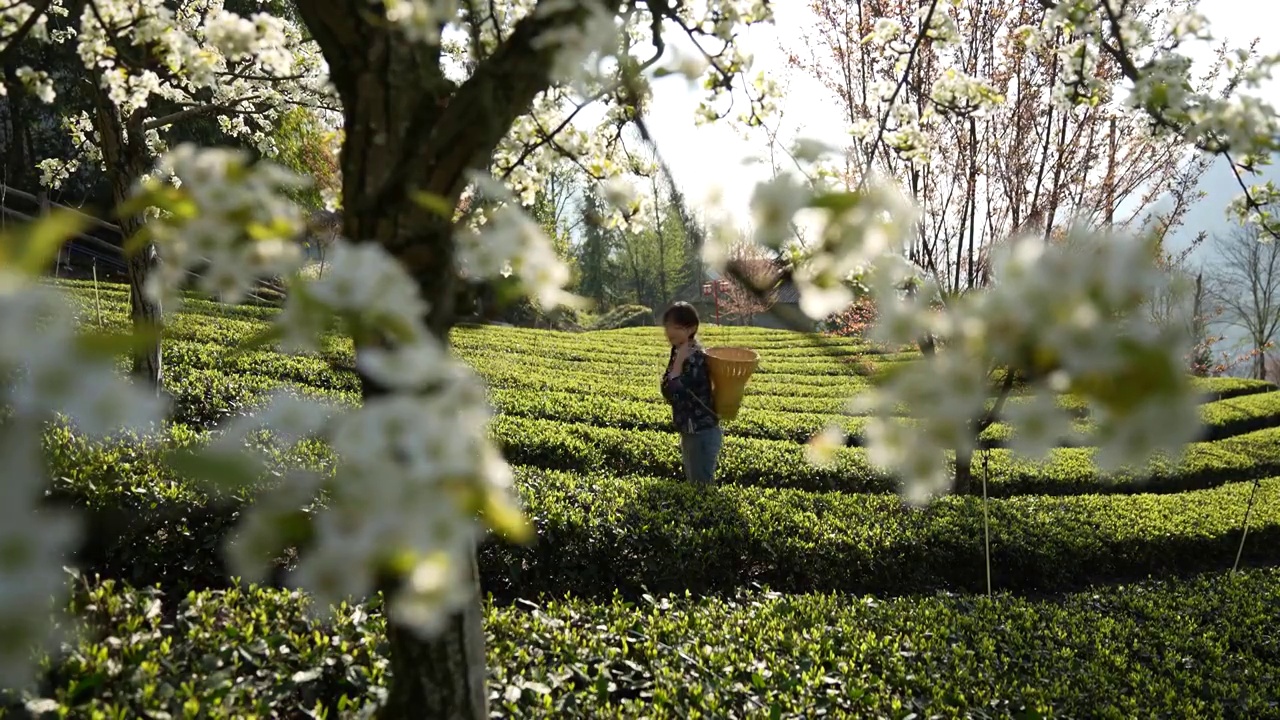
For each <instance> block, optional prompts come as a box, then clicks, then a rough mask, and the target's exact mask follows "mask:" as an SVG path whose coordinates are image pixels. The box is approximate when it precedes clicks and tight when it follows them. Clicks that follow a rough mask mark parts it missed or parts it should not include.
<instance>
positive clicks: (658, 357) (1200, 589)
mask: <svg viewBox="0 0 1280 720" xmlns="http://www.w3.org/2000/svg"><path fill="white" fill-rule="evenodd" d="M68 287H69V288H70V289H71V290H72V298H73V300H74V302H76V303H77V304H78V305H79V306H80V307H81V308H82V310H83V312H82V315H83V318H84V320H85V322H86V324H90V325H92V324H94V323H96V310H95V306H94V299H93V294H92V293H91V292H90V291H88V290H87V286H85V285H83V284H69V285H68ZM102 309H103V315H104V319H105V321H106V323H107V324H109V325H112V326H117V327H122V328H123V327H124V326H125V323H126V316H127V312H126V311H127V296H126V295H125V292H124V290H123V289H122V288H119V287H110V286H108V287H106V288H104V290H103V292H102ZM271 312H273V311H272V310H270V309H268V308H259V307H243V306H242V307H228V306H222V305H218V304H216V303H210V302H204V301H193V302H190V303H189V304H188V306H187V308H186V311H185V312H184V313H183V314H181V315H179V316H177V317H175V318H174V319H173V322H172V323H171V325H170V328H169V335H168V340H167V343H166V346H165V361H166V364H167V373H168V378H169V379H168V387H169V390H170V392H171V393H172V394H173V395H174V400H175V415H174V424H173V426H172V427H171V428H169V429H168V431H167V432H166V434H165V435H164V436H162V437H157V438H133V439H128V440H119V441H115V442H112V443H89V442H86V441H84V440H82V439H80V438H78V437H75V436H73V435H71V434H70V433H67V432H66V431H64V430H51V431H50V435H49V441H48V445H49V448H50V456H51V458H52V460H51V462H52V464H53V466H54V471H55V477H56V478H57V482H56V488H55V490H56V494H57V495H58V496H60V497H65V498H69V499H71V500H73V501H74V502H76V503H78V504H80V505H82V506H86V507H88V508H90V509H91V510H92V511H93V517H94V518H95V520H94V526H93V528H92V535H91V541H90V542H89V543H88V545H87V549H86V552H85V554H84V557H83V558H82V560H83V562H85V563H87V564H88V566H89V567H90V568H91V569H92V570H93V571H96V572H100V573H102V574H103V576H104V577H112V578H115V579H116V580H117V582H114V583H106V584H102V583H95V582H89V583H87V584H86V589H85V590H84V593H83V597H81V598H80V600H79V601H78V605H77V608H78V610H79V611H80V612H81V613H82V614H84V615H85V616H87V617H88V618H90V621H91V623H90V626H91V628H92V632H90V633H89V635H87V636H86V637H85V638H83V639H82V640H80V641H78V643H76V644H74V645H73V647H72V648H71V650H70V652H69V653H68V654H67V656H66V657H64V658H61V659H59V660H57V661H56V662H55V663H54V665H53V667H52V669H51V670H50V672H49V675H48V678H47V681H46V684H45V687H44V689H43V692H44V694H45V695H46V697H49V698H53V699H54V700H56V701H57V702H58V703H60V704H61V706H62V707H64V708H68V709H71V711H72V715H73V716H76V717H81V716H83V717H90V716H91V714H92V713H102V714H101V715H97V716H101V717H145V716H147V715H146V713H152V712H157V711H164V712H169V713H172V714H174V715H175V716H176V715H178V714H181V713H182V712H183V709H184V708H188V709H189V708H192V707H196V708H198V712H196V714H197V715H200V716H202V717H204V716H218V717H223V716H226V717H244V716H248V715H251V714H253V713H259V714H260V716H277V717H302V716H303V714H302V713H303V712H307V711H312V710H315V709H316V708H317V707H321V708H327V709H328V716H329V717H340V716H341V717H345V716H348V715H350V714H351V713H353V712H354V711H355V708H357V707H358V706H360V705H362V704H364V703H366V702H368V701H371V700H373V699H376V694H377V688H379V687H380V686H382V685H383V684H384V683H385V673H386V663H385V658H384V656H383V655H382V653H383V647H382V645H383V639H382V632H381V630H382V619H381V616H380V615H379V613H378V607H377V605H376V603H373V604H370V605H367V606H364V607H352V608H347V609H346V610H345V611H344V612H343V613H342V614H341V617H340V618H339V619H338V620H336V621H335V622H333V623H330V624H316V623H313V622H312V621H309V620H307V619H305V618H304V617H303V616H302V614H301V605H302V602H303V600H302V599H301V598H299V597H297V596H296V595H293V594H291V593H288V592H284V591H281V590H273V589H265V588H252V589H248V588H245V589H239V590H237V589H231V590H228V589H226V588H227V582H226V580H225V573H224V572H223V568H222V566H221V562H220V558H219V555H218V545H219V543H220V541H221V540H220V539H221V537H222V536H223V534H224V533H225V532H226V529H227V527H228V526H229V524H230V523H232V522H233V521H234V517H235V513H236V511H237V509H238V508H239V507H240V506H241V505H242V504H243V503H244V502H246V501H248V498H245V497H242V496H237V495H230V494H229V495H226V496H213V495H210V494H209V493H208V492H207V491H203V490H198V489H197V488H195V487H192V486H190V485H187V484H184V483H183V482H182V481H181V480H179V479H178V478H176V477H175V476H173V475H172V474H171V473H170V472H169V471H168V470H166V469H165V468H163V467H162V466H161V465H160V463H159V460H158V458H159V452H160V450H162V449H163V448H165V447H169V446H173V445H175V444H184V443H191V442H200V441H201V438H202V435H203V434H204V433H205V432H206V430H207V428H210V427H212V426H213V425H215V424H216V423H217V422H219V421H221V420H222V419H224V418H226V417H228V416H229V415H232V414H235V413H238V412H242V411H243V410H244V409H246V408H248V407H251V406H252V405H253V403H254V402H255V401H256V399H257V398H259V397H261V395H262V393H264V392H266V391H268V390H271V389H273V388H277V387H280V386H291V387H293V388H295V389H297V390H298V391H300V392H304V393H308V394H316V395H323V396H326V397H331V398H335V399H337V400H339V401H342V402H356V399H357V396H358V392H357V391H358V385H357V381H356V378H355V376H354V375H353V374H352V373H351V372H350V371H349V370H346V369H343V368H344V367H349V366H350V362H351V348H350V345H349V343H347V342H346V341H344V340H341V339H334V340H332V341H331V342H330V343H329V345H328V346H327V347H326V350H325V354H324V357H287V356H284V355H279V354H276V353H273V352H265V351H264V352H255V353H248V354H243V355H237V356H234V357H233V356H231V355H230V345H231V344H232V342H233V341H235V340H237V339H239V338H241V337H244V336H246V335H247V334H249V333H253V332H255V331H257V330H260V329H261V324H262V321H263V320H264V318H266V317H268V316H269V314H270V313H271ZM703 334H704V340H705V341H706V342H707V343H708V344H713V345H714V344H720V343H731V344H741V345H749V346H751V347H753V348H755V349H757V350H758V351H759V352H760V355H761V365H760V369H759V371H758V373H757V374H756V376H755V377H754V378H753V379H752V380H751V382H750V384H749V386H748V391H747V395H746V399H745V403H744V408H743V411H742V413H741V415H740V417H739V419H738V420H737V421H735V422H733V423H731V424H729V426H728V427H727V437H726V442H725V448H724V454H723V457H722V463H721V484H720V485H719V486H718V487H716V488H713V489H703V488H695V487H692V486H689V485H687V484H686V483H684V482H682V481H680V480H679V479H678V478H680V477H681V474H680V467H679V450H678V444H677V440H676V436H675V435H674V434H673V433H672V432H670V431H669V430H668V424H669V414H668V410H667V407H666V405H665V404H664V403H663V402H662V399H661V396H660V395H659V393H658V383H657V380H658V376H659V374H660V372H661V370H662V368H663V366H664V363H665V360H666V354H667V348H666V347H665V343H664V341H663V339H662V336H661V333H660V332H659V331H658V330H657V329H656V328H654V329H650V328H640V329H631V330H623V331H611V332H601V333H586V334H579V335H571V334H559V333H551V332H546V331H534V330H522V329H513V328H496V327H481V328H462V329H459V330H457V331H455V333H454V343H455V345H456V347H457V348H458V351H459V353H460V354H461V355H462V357H463V358H465V359H466V360H467V362H469V363H470V364H471V365H472V366H473V367H475V369H476V370H477V371H478V372H479V373H480V374H481V375H482V376H483V377H484V378H485V379H486V380H487V381H488V383H489V385H490V387H491V398H492V401H493V403H494V405H495V407H496V408H498V409H499V410H500V415H499V417H498V418H497V419H496V420H495V421H494V423H493V425H492V433H493V435H494V437H495V438H496V440H497V441H498V442H499V443H500V444H501V446H502V447H503V448H504V451H505V452H506V455H507V457H508V458H509V459H510V460H511V461H512V462H513V463H514V464H515V465H516V467H517V483H518V487H519V489H520V492H521V495H522V497H523V499H524V501H525V503H526V507H527V513H528V515H529V516H530V517H531V518H532V519H533V520H534V522H535V524H536V527H537V532H538V539H537V541H536V542H535V543H534V544H532V545H529V546H520V547H513V546H508V545H505V544H501V543H497V542H493V543H489V544H486V545H485V547H484V548H483V549H482V553H481V572H482V576H483V583H484V587H485V590H486V591H487V592H488V593H491V594H492V596H491V598H490V600H489V602H488V603H487V613H488V616H487V626H486V627H487V631H488V635H489V645H488V651H489V654H490V676H491V678H490V679H491V691H492V707H493V709H494V711H495V715H497V716H503V717H508V716H509V717H592V718H608V717H649V718H677V717H679V718H693V717H708V718H710V717H714V718H731V717H814V716H818V715H828V716H835V717H889V718H907V717H934V716H938V717H956V716H970V717H1045V716H1061V717H1115V718H1121V717H1125V718H1128V717H1186V718H1212V717H1250V718H1262V717H1277V716H1280V705H1278V702H1280V641H1278V640H1277V635H1276V632H1275V622H1276V619H1277V610H1276V608H1278V607H1280V571H1277V570H1276V569H1275V568H1276V567H1278V566H1280V542H1278V540H1280V442H1278V441H1280V391H1277V389H1276V388H1275V387H1274V386H1272V385H1270V384H1266V383H1261V382H1254V381H1244V380H1235V379H1206V380H1200V381H1198V387H1199V390H1200V391H1201V393H1202V394H1203V406H1202V408H1203V416H1204V423H1205V430H1204V434H1203V437H1202V440H1201V442H1197V443H1195V444H1193V445H1192V446H1191V447H1189V448H1188V451H1187V453H1186V455H1185V457H1183V458H1180V459H1177V460H1175V461H1161V462H1155V463H1153V464H1152V465H1151V466H1150V467H1146V468H1134V469H1131V470H1129V471H1126V472H1123V473H1117V474H1113V475H1103V474H1101V473H1099V472H1098V471H1097V469H1096V468H1095V467H1094V465H1093V464H1092V461H1091V459H1090V450H1089V449H1088V448H1087V447H1077V448H1063V449H1060V450H1058V451H1055V455H1054V457H1053V459H1052V461H1051V462H1049V463H1048V464H1046V465H1044V466H1033V465H1030V464H1027V463H1023V462H1019V461H1017V460H1015V459H1014V458H1011V457H1010V456H1009V454H1008V452H1007V451H1006V450H1004V449H1003V448H1002V447H1001V445H1002V443H1003V441H1004V440H1006V439H1007V438H1008V437H1009V435H1010V433H1015V432H1017V429H1016V428H1010V427H1007V426H1001V425H997V426H995V427H993V428H991V429H990V430H989V431H988V433H987V436H986V438H985V440H986V441H987V442H988V444H989V445H990V446H991V448H992V449H991V450H990V463H989V472H990V475H989V489H990V493H991V495H992V498H993V499H992V500H991V502H990V505H989V512H990V524H991V572H992V578H993V583H994V586H995V588H996V590H997V595H996V596H995V597H993V598H987V597H985V585H986V579H985V577H986V576H985V562H984V553H983V547H984V544H983V532H982V518H983V509H982V505H981V503H980V501H979V500H978V499H975V498H971V497H949V498H945V499H943V500H940V501H938V502H936V503H934V504H932V505H930V506H928V507H927V508H923V509H912V508H909V507H905V506H904V505H903V504H902V503H901V501H900V500H899V499H898V497H897V496H896V495H895V494H894V490H895V487H896V480H895V479H894V478H892V477H888V476H886V475H885V474H884V473H882V472H880V471H878V470H876V469H874V468H872V467H871V466H869V465H868V463H867V461H866V457H865V454H864V452H863V450H862V449H861V448H860V447H858V442H859V440H858V438H859V429H860V426H861V419H860V418H857V417H846V416H842V415H841V410H842V408H843V407H844V405H845V402H846V401H847V399H848V398H849V397H850V396H852V395H854V394H856V393H857V392H859V391H860V390H862V389H863V388H865V387H866V384H867V382H868V376H869V375H873V374H875V373H879V372H885V371H887V370H889V369H890V368H891V367H892V365H893V364H895V363H903V362H912V361H913V360H914V358H913V356H912V355H911V354H909V353H906V354H895V355H886V354H874V353H870V352H869V351H868V348H866V347H865V346H863V345H860V344H859V343H858V342H855V341H851V340H839V341H834V342H833V343H831V344H832V345H833V347H831V348H828V349H826V350H819V349H817V348H815V347H814V344H813V342H812V340H811V339H809V338H806V337H803V336H800V335H797V334H793V333H786V332H779V331H769V330H758V329H743V328H734V329H718V328H709V329H706V330H705V331H704V333H703ZM1062 402H1063V403H1066V404H1068V405H1071V404H1072V400H1071V399H1070V398H1063V399H1062ZM1078 409H1079V410H1080V411H1081V412H1080V420H1079V422H1080V425H1081V427H1082V428H1083V429H1087V427H1088V420H1087V414H1086V413H1085V412H1084V409H1083V408H1078ZM833 419H838V420H839V421H840V422H842V423H843V424H844V425H845V426H846V427H847V428H848V429H849V430H850V431H851V440H850V445H849V447H846V448H844V449H842V450H840V451H839V452H838V454H837V458H836V462H835V463H833V464H832V465H831V466H826V467H816V466H812V465H809V464H807V463H806V462H805V461H804V457H803V451H802V445H801V443H802V441H803V440H804V439H806V438H807V437H809V436H810V435H811V434H812V433H814V432H816V431H817V430H819V429H820V428H822V427H823V426H825V425H826V424H827V423H828V422H831V421H832V420H833ZM1251 493H1256V495H1255V498H1254V504H1253V511H1252V514H1251V518H1250V528H1249V536H1248V541H1247V542H1246V543H1245V545H1244V548H1243V555H1242V558H1241V564H1242V567H1243V568H1245V569H1244V570H1242V571H1241V572H1240V573H1238V574H1236V575H1234V576H1232V575H1229V574H1228V571H1229V570H1230V568H1231V566H1232V563H1233V561H1234V560H1235V556H1236V552H1237V549H1238V547H1239V543H1240V537H1241V523H1242V519H1243V517H1244V514H1245V508H1246V505H1247V504H1248V503H1249V499H1250V495H1251ZM153 583H159V584H160V585H161V587H162V588H163V591H164V593H165V594H164V595H162V596H161V595H155V591H149V590H146V589H145V588H146V587H147V586H150V585H152V584H153ZM188 593H190V594H188ZM156 600H159V604H158V605H157V604H155V601H156ZM193 702H194V703H196V705H194V706H193V705H191V703H193Z"/></svg>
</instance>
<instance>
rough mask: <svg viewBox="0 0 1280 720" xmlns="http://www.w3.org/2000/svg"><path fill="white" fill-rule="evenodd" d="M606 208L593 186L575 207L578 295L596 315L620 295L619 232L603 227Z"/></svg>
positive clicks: (593, 185) (589, 185)
mask: <svg viewBox="0 0 1280 720" xmlns="http://www.w3.org/2000/svg"><path fill="white" fill-rule="evenodd" d="M607 213H608V207H607V206H606V203H605V201H604V199H603V198H602V197H601V196H600V192H599V191H598V190H597V188H596V185H595V184H594V183H591V184H588V185H587V186H586V187H585V188H583V191H582V202H581V203H580V204H579V206H578V222H577V223H576V225H577V228H578V229H579V231H580V234H581V239H580V240H579V242H578V245H577V247H576V248H575V253H574V260H575V261H576V263H577V267H578V292H579V293H580V294H581V295H582V296H583V297H586V298H588V299H590V300H591V301H592V302H593V303H594V305H595V309H596V310H597V311H603V310H606V309H608V308H609V307H610V306H612V305H613V304H614V302H615V301H616V300H617V299H618V298H619V297H620V295H621V292H622V290H621V287H620V282H619V274H620V272H621V269H620V268H619V266H618V263H617V260H616V253H617V251H618V248H619V246H620V244H621V242H620V239H619V237H618V236H619V234H620V233H619V231H618V230H617V229H616V228H611V227H607V226H606V224H605V220H604V218H605V215H606V214H607Z"/></svg>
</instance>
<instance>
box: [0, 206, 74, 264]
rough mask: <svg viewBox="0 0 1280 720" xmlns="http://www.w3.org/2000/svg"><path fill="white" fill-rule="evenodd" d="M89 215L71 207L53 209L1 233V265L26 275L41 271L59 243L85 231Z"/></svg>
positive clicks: (51, 259)
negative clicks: (13, 230)
mask: <svg viewBox="0 0 1280 720" xmlns="http://www.w3.org/2000/svg"><path fill="white" fill-rule="evenodd" d="M88 223H89V218H88V217H86V216H84V215H81V214H80V213H77V212H73V211H71V210H55V211H53V212H52V213H50V214H49V215H47V216H45V217H42V218H40V219H38V220H36V221H34V222H30V223H26V224H25V225H22V226H21V227H20V229H19V230H18V231H17V232H16V233H13V234H10V235H8V236H0V267H3V266H9V267H14V268H16V269H17V270H18V271H19V272H22V273H25V274H27V275H39V274H41V273H43V272H44V271H45V270H46V269H47V268H48V267H49V264H50V263H52V262H53V260H54V258H56V257H57V256H58V250H59V249H60V248H61V247H62V245H63V244H64V243H65V242H66V241H67V240H69V239H70V238H72V237H73V236H75V235H78V234H79V233H80V232H81V231H83V230H84V228H85V226H87V225H88Z"/></svg>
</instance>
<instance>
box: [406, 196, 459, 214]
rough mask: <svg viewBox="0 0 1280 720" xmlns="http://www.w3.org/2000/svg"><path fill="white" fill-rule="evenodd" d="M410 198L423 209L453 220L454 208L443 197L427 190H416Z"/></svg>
mask: <svg viewBox="0 0 1280 720" xmlns="http://www.w3.org/2000/svg"><path fill="white" fill-rule="evenodd" d="M410 197H412V198H413V201H414V202H416V203H418V205H419V206H421V207H422V208H424V209H426V210H430V211H431V212H433V213H435V214H437V215H439V216H440V217H442V218H444V219H446V220H452V219H453V206H452V205H451V204H450V203H449V201H448V200H446V199H445V198H444V197H443V196H441V195H437V194H436V193H432V192H427V191H425V190H414V191H413V193H412V194H411V196H410Z"/></svg>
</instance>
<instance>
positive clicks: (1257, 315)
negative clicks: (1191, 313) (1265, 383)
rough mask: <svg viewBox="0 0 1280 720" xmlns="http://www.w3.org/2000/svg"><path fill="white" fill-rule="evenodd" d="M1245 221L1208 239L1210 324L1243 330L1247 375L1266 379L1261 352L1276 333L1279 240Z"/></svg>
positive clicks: (1279, 292) (1279, 325) (1278, 319)
mask: <svg viewBox="0 0 1280 720" xmlns="http://www.w3.org/2000/svg"><path fill="white" fill-rule="evenodd" d="M1264 239H1266V240H1269V238H1268V237H1267V236H1266V233H1265V230H1264V229H1263V228H1262V227H1261V226H1259V225H1258V224H1257V223H1254V222H1245V223H1241V224H1239V225H1237V226H1235V227H1233V228H1232V229H1231V230H1229V231H1228V232H1226V233H1224V234H1221V235H1215V236H1214V238H1213V243H1212V245H1213V249H1214V253H1213V256H1212V259H1211V260H1210V261H1209V262H1208V264H1207V266H1206V268H1205V276H1206V285H1207V296H1208V297H1209V298H1211V299H1212V301H1213V302H1214V303H1216V304H1217V305H1218V306H1220V307H1221V309H1222V312H1221V314H1220V315H1218V316H1217V317H1216V318H1215V319H1214V321H1213V324H1215V325H1217V326H1219V327H1222V328H1224V329H1232V330H1236V331H1238V332H1240V333H1243V334H1244V338H1243V340H1244V342H1245V343H1246V344H1247V346H1246V351H1245V352H1246V353H1247V354H1248V356H1249V357H1248V358H1247V359H1248V361H1249V362H1250V368H1251V375H1252V377H1255V378H1257V379H1259V380H1266V379H1267V365H1266V353H1267V350H1268V349H1270V348H1271V347H1272V345H1274V344H1275V342H1276V340H1277V334H1278V333H1280V243H1276V242H1274V241H1267V242H1263V240H1264Z"/></svg>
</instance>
